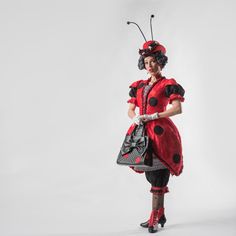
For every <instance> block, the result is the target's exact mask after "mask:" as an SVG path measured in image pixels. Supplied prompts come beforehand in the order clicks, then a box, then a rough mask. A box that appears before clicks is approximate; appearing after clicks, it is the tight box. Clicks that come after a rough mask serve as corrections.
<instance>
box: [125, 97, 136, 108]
mask: <svg viewBox="0 0 236 236" xmlns="http://www.w3.org/2000/svg"><path fill="white" fill-rule="evenodd" d="M127 103H133V104H134V105H135V106H137V105H138V104H137V99H136V98H135V97H133V98H130V99H129V100H128V101H127Z"/></svg>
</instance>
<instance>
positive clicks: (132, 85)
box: [129, 80, 143, 88]
mask: <svg viewBox="0 0 236 236" xmlns="http://www.w3.org/2000/svg"><path fill="white" fill-rule="evenodd" d="M141 81H143V80H138V81H135V82H133V83H132V84H131V85H130V86H129V88H137V87H138V85H139V83H140V82H141Z"/></svg>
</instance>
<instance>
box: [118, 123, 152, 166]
mask: <svg viewBox="0 0 236 236" xmlns="http://www.w3.org/2000/svg"><path fill="white" fill-rule="evenodd" d="M148 145H149V138H148V136H147V135H145V127H144V124H142V123H141V124H139V125H137V126H136V127H135V128H134V130H133V131H132V133H131V134H130V135H126V136H125V140H124V142H123V144H122V147H121V149H120V152H119V155H118V158H117V161H116V163H117V164H119V165H126V166H141V167H145V166H152V159H151V158H149V157H148V156H149V155H146V154H147V150H148Z"/></svg>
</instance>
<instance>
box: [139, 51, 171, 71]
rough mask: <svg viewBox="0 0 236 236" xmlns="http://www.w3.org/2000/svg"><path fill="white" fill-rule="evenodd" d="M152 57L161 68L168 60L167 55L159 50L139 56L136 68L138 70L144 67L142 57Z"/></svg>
mask: <svg viewBox="0 0 236 236" xmlns="http://www.w3.org/2000/svg"><path fill="white" fill-rule="evenodd" d="M149 56H150V57H154V58H155V59H156V61H157V63H158V64H159V65H160V66H161V69H163V68H164V67H165V65H166V63H167V62H168V57H167V56H166V55H164V54H163V53H162V52H161V51H157V52H155V53H153V54H150V55H147V56H140V58H139V60H138V68H139V69H140V70H143V69H145V64H144V58H146V57H149Z"/></svg>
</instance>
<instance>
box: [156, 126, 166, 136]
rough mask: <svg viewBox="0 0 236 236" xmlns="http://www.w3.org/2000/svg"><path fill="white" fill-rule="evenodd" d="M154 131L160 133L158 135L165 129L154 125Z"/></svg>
mask: <svg viewBox="0 0 236 236" xmlns="http://www.w3.org/2000/svg"><path fill="white" fill-rule="evenodd" d="M154 132H155V133H156V134H158V135H161V134H162V133H163V132H164V129H163V128H162V127H161V126H159V125H156V126H155V127H154Z"/></svg>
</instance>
